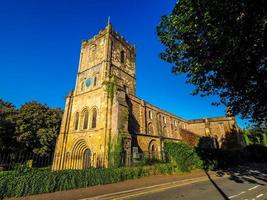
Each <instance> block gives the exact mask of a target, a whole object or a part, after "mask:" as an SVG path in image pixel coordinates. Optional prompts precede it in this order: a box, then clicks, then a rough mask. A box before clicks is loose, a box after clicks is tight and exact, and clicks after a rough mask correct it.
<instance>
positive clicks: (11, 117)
mask: <svg viewBox="0 0 267 200" xmlns="http://www.w3.org/2000/svg"><path fill="white" fill-rule="evenodd" d="M16 113H17V110H16V108H15V106H14V105H13V104H11V103H9V102H6V101H4V100H2V99H0V152H9V151H12V150H14V149H15V148H16V145H17V144H16V140H15V128H16V122H15V115H16Z"/></svg>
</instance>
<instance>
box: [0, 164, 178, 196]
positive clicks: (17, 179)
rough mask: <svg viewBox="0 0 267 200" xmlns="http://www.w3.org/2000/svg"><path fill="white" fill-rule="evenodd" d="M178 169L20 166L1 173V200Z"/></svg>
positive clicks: (164, 167) (172, 166) (159, 167)
mask: <svg viewBox="0 0 267 200" xmlns="http://www.w3.org/2000/svg"><path fill="white" fill-rule="evenodd" d="M178 171H179V169H178V168H177V167H176V166H174V165H173V164H155V165H151V166H137V167H122V168H100V169H95V168H91V169H86V170H63V171H50V170H49V169H30V170H29V169H27V170H24V169H23V170H21V169H19V170H17V171H14V172H13V173H8V174H6V175H3V176H0V199H3V198H4V197H20V196H27V195H33V194H40V193H47V192H55V191H63V190H69V189H76V188H83V187H88V186H94V185H102V184H108V183H116V182H119V181H124V180H129V179H136V178H140V177H144V176H149V175H156V174H172V173H175V172H178Z"/></svg>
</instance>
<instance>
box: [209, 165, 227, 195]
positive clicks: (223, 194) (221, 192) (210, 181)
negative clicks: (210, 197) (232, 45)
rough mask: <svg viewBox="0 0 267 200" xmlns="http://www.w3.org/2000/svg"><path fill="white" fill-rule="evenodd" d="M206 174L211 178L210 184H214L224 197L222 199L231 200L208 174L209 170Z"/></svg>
mask: <svg viewBox="0 0 267 200" xmlns="http://www.w3.org/2000/svg"><path fill="white" fill-rule="evenodd" d="M205 173H206V175H207V177H208V178H209V180H210V182H211V183H212V185H213V186H214V187H215V188H216V189H217V190H218V192H219V193H220V194H221V195H222V197H223V198H224V199H226V200H229V198H228V197H227V195H226V194H225V193H224V192H223V191H222V190H221V188H220V187H219V186H218V185H217V184H216V183H215V182H214V181H213V180H212V178H211V177H210V175H209V173H208V172H207V170H205Z"/></svg>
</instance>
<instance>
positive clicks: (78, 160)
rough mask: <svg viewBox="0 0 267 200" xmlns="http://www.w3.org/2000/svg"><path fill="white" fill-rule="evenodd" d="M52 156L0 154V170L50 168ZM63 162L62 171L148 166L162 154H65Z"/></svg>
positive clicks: (60, 157)
mask: <svg viewBox="0 0 267 200" xmlns="http://www.w3.org/2000/svg"><path fill="white" fill-rule="evenodd" d="M53 157H54V155H53V154H50V155H38V154H33V153H0V170H13V169H15V168H16V167H17V166H19V165H28V166H30V167H33V168H43V167H51V166H52V164H53ZM55 159H61V162H63V168H62V169H86V168H90V167H93V168H103V167H122V166H135V165H140V164H150V163H153V162H159V161H160V162H162V161H163V160H164V155H163V152H156V151H155V152H142V153H140V152H133V153H131V154H128V153H125V152H113V153H109V154H96V153H93V154H86V152H85V153H84V154H80V155H70V154H69V153H66V154H64V155H59V158H55ZM62 160H63V161H62Z"/></svg>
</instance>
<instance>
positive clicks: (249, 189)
mask: <svg viewBox="0 0 267 200" xmlns="http://www.w3.org/2000/svg"><path fill="white" fill-rule="evenodd" d="M257 187H259V185H256V186H254V187H252V188H249V189H248V190H254V189H256V188H257Z"/></svg>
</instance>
